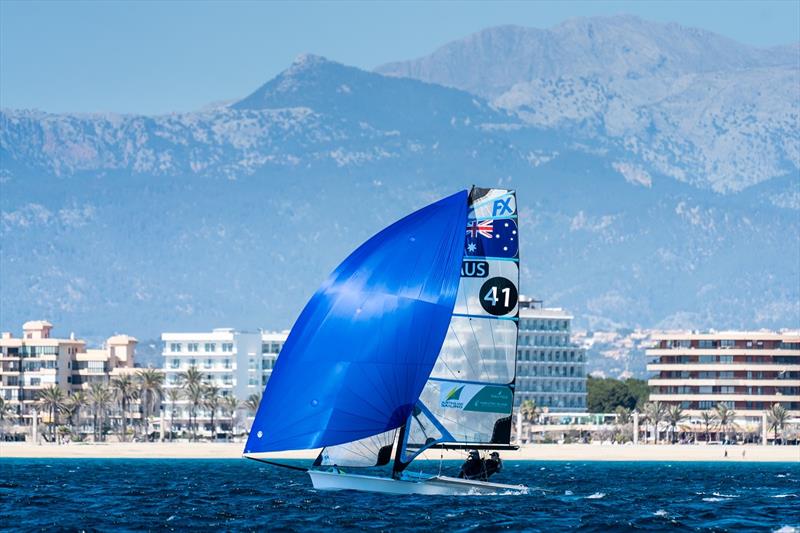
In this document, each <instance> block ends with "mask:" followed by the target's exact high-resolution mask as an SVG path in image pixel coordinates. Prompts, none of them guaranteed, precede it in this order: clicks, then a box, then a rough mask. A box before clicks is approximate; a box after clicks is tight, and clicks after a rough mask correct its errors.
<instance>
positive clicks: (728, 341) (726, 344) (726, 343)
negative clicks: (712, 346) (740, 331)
mask: <svg viewBox="0 0 800 533" xmlns="http://www.w3.org/2000/svg"><path fill="white" fill-rule="evenodd" d="M720 346H722V347H723V348H733V347H734V346H736V341H734V340H733V339H723V340H721V341H720Z"/></svg>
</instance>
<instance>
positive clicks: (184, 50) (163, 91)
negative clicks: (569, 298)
mask: <svg viewBox="0 0 800 533" xmlns="http://www.w3.org/2000/svg"><path fill="white" fill-rule="evenodd" d="M618 13H630V14H634V15H638V16H641V17H643V18H647V19H651V20H656V21H663V22H678V23H680V24H683V25H685V26H695V27H699V28H704V29H708V30H711V31H714V32H717V33H720V34H722V35H725V36H727V37H731V38H733V39H736V40H738V41H740V42H743V43H748V44H753V45H757V46H769V45H775V44H785V43H790V42H796V41H798V40H800V2H798V1H797V0H786V1H771V2H769V1H761V2H750V1H733V2H706V3H695V2H682V1H670V2H660V1H650V2H648V1H638V2H628V1H617V2H599V1H591V2H583V1H573V2H503V3H501V2H492V3H478V2H436V3H421V2H420V3H418V2H391V3H382V2H339V3H334V2H304V3H303V2H300V3H278V2H269V3H266V2H264V3H262V2H226V3H221V2H219V3H218V2H211V1H206V2H196V3H190V2H159V3H156V2H108V3H102V2H99V1H93V2H66V1H60V2H17V1H10V0H0V106H2V107H12V108H38V109H42V110H46V111H118V112H140V113H165V112H169V111H188V110H193V109H197V108H200V107H202V106H204V105H206V104H208V103H210V102H213V101H219V100H226V99H232V98H237V97H241V96H245V95H246V94H248V93H249V92H250V91H252V90H254V89H255V88H256V87H258V86H259V85H261V84H262V83H264V82H265V81H267V80H268V79H269V78H271V77H273V76H274V75H275V74H277V73H278V72H280V71H281V70H282V69H284V68H286V66H288V65H289V64H290V63H291V62H292V60H293V59H294V57H296V56H297V55H298V54H300V53H303V52H312V53H316V54H320V55H323V56H326V57H328V58H330V59H335V60H337V61H340V62H342V63H347V64H350V65H355V66H358V67H362V68H373V67H375V66H377V65H379V64H381V63H385V62H387V61H392V60H397V59H409V58H413V57H418V56H421V55H424V54H427V53H429V52H431V51H433V50H434V49H435V48H436V47H438V46H440V45H442V44H444V43H446V42H448V41H451V40H453V39H457V38H459V37H463V36H465V35H467V34H469V33H472V32H475V31H478V30H480V29H482V28H485V27H487V26H494V25H498V24H519V25H524V26H532V27H539V28H547V27H550V26H553V25H555V24H558V23H559V22H561V21H563V20H565V19H568V18H571V17H576V16H591V15H613V14H618Z"/></svg>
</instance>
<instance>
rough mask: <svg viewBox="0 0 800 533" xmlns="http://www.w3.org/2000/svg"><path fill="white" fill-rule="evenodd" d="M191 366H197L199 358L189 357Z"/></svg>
mask: <svg viewBox="0 0 800 533" xmlns="http://www.w3.org/2000/svg"><path fill="white" fill-rule="evenodd" d="M189 366H197V359H189Z"/></svg>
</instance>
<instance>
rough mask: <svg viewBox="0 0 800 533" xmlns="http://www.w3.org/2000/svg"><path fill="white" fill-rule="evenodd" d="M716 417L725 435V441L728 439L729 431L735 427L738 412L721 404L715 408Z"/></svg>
mask: <svg viewBox="0 0 800 533" xmlns="http://www.w3.org/2000/svg"><path fill="white" fill-rule="evenodd" d="M714 415H715V416H716V418H717V424H718V425H719V427H720V429H722V434H723V435H725V439H727V438H728V432H729V430H730V429H731V428H733V427H734V426H735V424H734V421H733V420H734V417H735V416H736V411H734V410H733V409H731V408H730V407H728V406H727V405H725V404H724V403H722V402H720V403H718V404H717V406H716V407H715V408H714Z"/></svg>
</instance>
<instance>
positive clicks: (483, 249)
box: [464, 219, 519, 258]
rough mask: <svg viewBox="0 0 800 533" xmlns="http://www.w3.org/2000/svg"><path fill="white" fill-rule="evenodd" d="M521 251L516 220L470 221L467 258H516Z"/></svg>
mask: <svg viewBox="0 0 800 533" xmlns="http://www.w3.org/2000/svg"><path fill="white" fill-rule="evenodd" d="M518 251H519V240H518V239H517V221H516V220H514V219H495V220H492V219H486V220H481V219H468V220H467V239H466V241H465V243H464V256H465V257H503V258H506V257H507V258H515V257H517V252H518Z"/></svg>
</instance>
